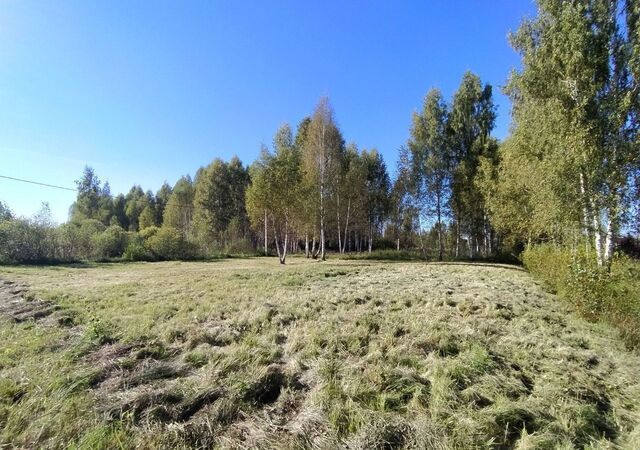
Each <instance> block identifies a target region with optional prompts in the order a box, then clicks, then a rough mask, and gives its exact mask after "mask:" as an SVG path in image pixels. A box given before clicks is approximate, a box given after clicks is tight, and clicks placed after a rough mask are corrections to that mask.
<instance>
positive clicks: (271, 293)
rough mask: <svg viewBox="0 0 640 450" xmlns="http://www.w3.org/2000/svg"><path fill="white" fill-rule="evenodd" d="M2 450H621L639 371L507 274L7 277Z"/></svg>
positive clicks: (236, 262) (639, 385) (246, 268)
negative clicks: (5, 448)
mask: <svg viewBox="0 0 640 450" xmlns="http://www.w3.org/2000/svg"><path fill="white" fill-rule="evenodd" d="M0 279H1V280H0V303H1V304H0V424H1V427H0V429H1V431H0V445H3V446H14V447H22V448H91V449H100V448H104V449H110V448H211V447H217V448H291V449H293V448H327V449H329V448H362V449H369V448H416V449H418V448H441V449H457V448H488V449H489V448H493V449H503V448H504V449H506V448H518V449H534V448H567V449H569V448H594V449H595V448H633V446H634V444H636V443H637V442H640V411H639V410H638V409H639V407H640V360H638V357H637V356H638V355H637V353H632V352H630V351H628V350H627V349H626V348H625V345H624V343H623V342H622V341H621V340H620V339H619V337H618V335H617V332H616V330H615V329H613V328H611V327H609V326H607V325H604V324H592V323H588V322H586V321H585V320H583V319H581V318H580V317H578V316H577V315H575V314H573V313H572V312H571V310H570V309H568V307H567V306H565V305H564V304H563V303H562V302H561V301H559V300H558V299H557V298H556V297H555V296H553V295H551V294H547V293H545V292H544V290H543V289H542V288H541V286H540V285H538V283H536V282H535V281H534V280H533V279H532V278H531V277H530V275H529V274H528V273H527V272H525V271H523V270H522V269H520V268H518V267H514V266H507V265H490V264H464V263H448V264H435V263H424V262H397V263H393V264H388V263H381V262H375V261H342V260H337V259H335V260H333V259H332V260H330V261H327V262H324V263H320V262H316V261H310V260H306V259H304V258H297V257H294V258H291V259H288V264H287V265H286V266H281V265H279V264H278V263H277V260H275V259H271V258H251V259H228V260H219V261H210V262H164V263H130V264H98V265H90V266H79V267H66V266H55V267H2V268H0Z"/></svg>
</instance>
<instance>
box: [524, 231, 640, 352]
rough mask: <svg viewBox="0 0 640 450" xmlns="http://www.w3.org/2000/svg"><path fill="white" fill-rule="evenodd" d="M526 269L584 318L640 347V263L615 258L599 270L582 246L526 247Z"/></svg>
mask: <svg viewBox="0 0 640 450" xmlns="http://www.w3.org/2000/svg"><path fill="white" fill-rule="evenodd" d="M522 261H523V263H524V265H525V267H526V268H527V269H528V270H529V271H530V272H531V273H533V274H534V275H535V276H536V277H537V278H539V279H541V280H542V281H543V282H544V283H545V285H547V286H548V288H549V289H551V290H552V291H553V292H556V293H557V294H558V295H559V296H561V297H563V298H565V299H566V300H568V301H569V302H570V303H571V304H572V305H573V306H575V307H576V308H577V310H578V311H579V312H580V313H581V314H583V315H584V316H585V317H587V318H589V319H591V320H605V321H609V322H611V323H613V324H614V325H616V326H618V327H619V329H620V330H621V333H622V335H623V337H624V338H625V340H626V342H627V343H628V344H629V345H631V346H636V345H638V344H640V264H639V263H638V262H637V261H634V260H632V259H629V258H627V257H622V256H619V257H616V258H614V259H613V261H612V262H611V266H610V267H608V268H602V267H599V266H598V265H597V264H596V261H594V259H593V257H590V256H589V255H588V254H587V252H586V250H585V249H584V248H583V247H582V246H581V247H580V248H579V249H574V250H573V251H572V250H571V249H569V248H566V247H559V246H555V245H551V244H545V245H537V246H533V247H530V248H527V249H526V250H525V251H524V252H523V253H522Z"/></svg>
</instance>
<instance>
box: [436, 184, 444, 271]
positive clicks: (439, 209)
mask: <svg viewBox="0 0 640 450" xmlns="http://www.w3.org/2000/svg"><path fill="white" fill-rule="evenodd" d="M436 209H437V211H436V213H437V214H438V261H442V257H443V253H444V248H443V242H442V205H441V204H440V192H439V191H438V193H437V194H436Z"/></svg>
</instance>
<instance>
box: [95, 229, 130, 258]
mask: <svg viewBox="0 0 640 450" xmlns="http://www.w3.org/2000/svg"><path fill="white" fill-rule="evenodd" d="M127 238H128V237H127V232H126V231H124V230H123V229H122V228H121V227H120V226H118V225H111V226H110V227H109V228H107V229H106V230H104V231H103V232H102V233H100V234H96V235H94V236H93V245H94V254H95V256H96V257H97V258H98V259H105V258H117V257H120V256H122V254H123V253H124V250H125V248H126V246H127Z"/></svg>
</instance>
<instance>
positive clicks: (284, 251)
mask: <svg viewBox="0 0 640 450" xmlns="http://www.w3.org/2000/svg"><path fill="white" fill-rule="evenodd" d="M288 241H289V219H285V220H284V245H283V246H282V258H280V264H284V262H285V260H286V259H287V244H288V243H289V242H288Z"/></svg>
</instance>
